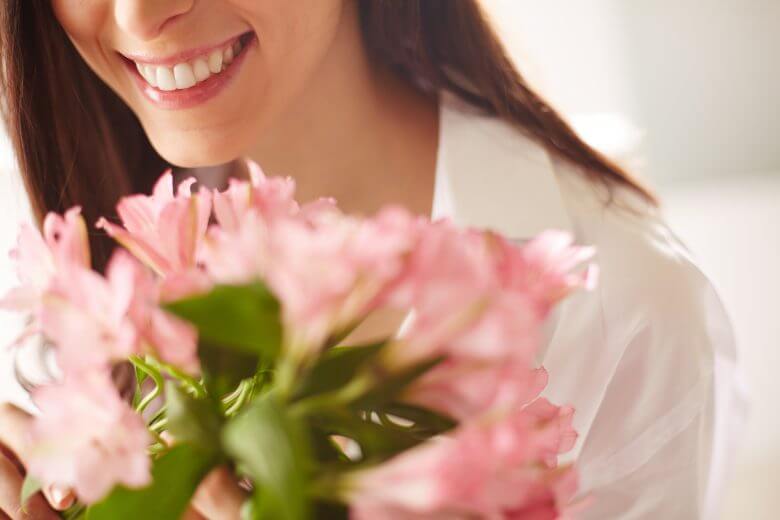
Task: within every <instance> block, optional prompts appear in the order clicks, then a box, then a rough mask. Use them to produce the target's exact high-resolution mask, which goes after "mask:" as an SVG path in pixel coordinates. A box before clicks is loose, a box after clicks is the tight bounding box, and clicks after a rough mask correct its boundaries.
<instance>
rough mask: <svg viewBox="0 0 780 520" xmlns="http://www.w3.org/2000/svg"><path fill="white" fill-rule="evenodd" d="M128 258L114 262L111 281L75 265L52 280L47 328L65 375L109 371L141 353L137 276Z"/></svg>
mask: <svg viewBox="0 0 780 520" xmlns="http://www.w3.org/2000/svg"><path fill="white" fill-rule="evenodd" d="M122 256H123V255H121V254H120V255H118V256H115V257H113V258H112V260H111V261H110V262H109V264H108V266H107V268H106V276H105V277H103V276H101V275H100V274H98V273H96V272H94V271H91V270H89V269H84V268H81V267H71V268H69V269H67V270H64V271H63V272H60V273H58V276H56V277H55V278H54V280H53V281H52V284H51V287H50V289H49V291H48V292H47V294H46V297H45V299H44V304H43V307H42V310H41V328H42V331H43V333H44V335H45V336H46V337H47V338H49V339H50V340H51V341H52V342H53V343H54V344H55V345H56V352H57V362H58V364H59V366H60V368H61V369H62V370H63V371H64V372H65V373H76V372H78V373H81V372H85V371H88V370H90V369H94V368H96V367H104V366H107V365H108V364H110V363H111V362H113V361H119V360H123V359H126V358H127V356H129V355H131V354H134V353H137V349H138V331H137V329H136V327H135V326H134V324H133V322H132V320H131V319H130V316H129V310H130V306H131V304H132V301H133V297H134V294H135V291H136V286H135V281H136V276H135V272H134V271H133V270H132V269H130V268H129V266H128V264H127V263H126V262H124V261H122V259H121V257H122Z"/></svg>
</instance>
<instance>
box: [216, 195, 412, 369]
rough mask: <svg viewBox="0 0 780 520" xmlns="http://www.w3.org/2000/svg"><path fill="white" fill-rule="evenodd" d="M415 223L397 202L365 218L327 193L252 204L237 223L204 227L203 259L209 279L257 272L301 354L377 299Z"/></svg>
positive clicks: (399, 266)
mask: <svg viewBox="0 0 780 520" xmlns="http://www.w3.org/2000/svg"><path fill="white" fill-rule="evenodd" d="M231 218H232V217H231ZM231 222H232V220H231ZM416 227H417V224H416V220H415V219H414V218H412V217H411V215H409V214H408V213H407V212H405V211H403V210H401V209H399V208H386V209H385V210H384V211H382V212H380V213H379V214H378V215H376V216H375V217H373V218H370V219H359V218H354V217H350V216H347V215H344V214H342V213H341V212H340V211H338V210H337V209H336V208H335V207H334V206H333V205H332V204H331V203H330V202H328V201H325V202H321V203H317V204H313V205H308V206H304V207H303V208H301V211H300V212H298V213H293V214H288V213H284V214H276V215H275V216H267V215H264V214H263V213H261V212H260V210H257V209H255V210H251V211H247V212H246V213H244V214H243V217H242V223H241V226H239V227H238V228H231V227H228V228H222V227H212V228H211V229H210V230H209V234H208V237H207V240H206V244H205V247H204V252H203V263H204V266H205V267H206V270H207V271H208V273H209V275H210V276H211V278H212V279H213V280H214V281H215V282H216V283H244V282H247V281H250V280H257V279H260V280H263V281H264V282H265V283H266V284H267V285H268V286H269V288H270V289H271V290H272V291H273V292H274V294H275V295H276V297H277V298H279V301H280V302H281V305H282V313H283V320H284V322H285V331H286V332H287V334H288V336H287V338H286V340H285V343H286V345H287V346H288V348H289V349H291V350H292V351H296V352H298V353H299V354H300V353H303V352H307V351H309V350H311V349H315V348H317V347H318V346H319V345H320V344H321V343H322V342H323V341H324V340H325V339H326V337H328V335H330V334H332V333H337V332H339V331H340V330H341V329H343V328H344V327H348V326H350V325H352V324H353V321H354V320H356V319H359V318H361V317H363V316H364V315H365V314H367V313H369V312H370V311H371V310H373V309H374V308H376V307H377V306H379V305H381V304H382V303H383V302H384V299H385V297H386V295H387V294H388V292H389V288H390V287H391V286H392V285H393V284H394V283H395V282H396V280H397V278H398V277H399V276H400V275H401V273H402V271H403V268H404V265H405V262H404V258H405V255H406V254H407V253H408V252H409V250H410V248H411V247H412V246H413V245H414V243H415V236H416Z"/></svg>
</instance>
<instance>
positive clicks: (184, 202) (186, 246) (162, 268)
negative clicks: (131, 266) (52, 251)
mask: <svg viewBox="0 0 780 520" xmlns="http://www.w3.org/2000/svg"><path fill="white" fill-rule="evenodd" d="M194 182H195V179H194V178H189V179H187V180H185V181H183V182H182V183H180V184H179V186H178V189H177V193H176V195H175V196H174V192H173V175H172V174H171V172H170V171H167V172H165V173H164V174H163V175H162V177H160V179H159V180H158V181H157V183H156V184H155V186H154V190H153V192H152V195H151V196H147V195H131V196H129V197H125V198H123V199H122V200H121V201H120V202H119V204H118V205H117V212H118V213H119V217H120V218H121V219H122V224H123V225H124V227H122V226H118V225H116V224H112V223H111V222H109V221H107V220H106V219H104V218H101V219H100V220H99V221H98V223H97V225H98V227H100V228H103V229H105V230H106V232H107V233H108V234H109V235H111V236H112V237H114V238H115V239H116V240H117V241H118V242H119V243H120V244H122V245H123V246H124V247H125V248H127V250H128V251H130V252H131V253H133V255H135V256H136V257H137V258H138V259H140V260H141V261H142V262H144V263H145V264H146V265H148V266H149V267H151V268H152V269H154V270H155V271H156V272H157V273H158V274H161V275H168V274H170V273H173V272H178V271H183V270H187V269H190V268H193V267H195V265H196V261H197V259H198V258H197V257H198V252H199V247H200V244H201V242H202V240H203V236H204V235H205V233H206V227H207V226H208V221H209V217H210V215H211V196H210V193H209V191H208V190H207V189H205V188H203V189H201V190H200V191H199V192H198V194H197V195H193V194H191V193H190V190H191V187H192V184H193V183H194Z"/></svg>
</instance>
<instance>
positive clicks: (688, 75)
mask: <svg viewBox="0 0 780 520" xmlns="http://www.w3.org/2000/svg"><path fill="white" fill-rule="evenodd" d="M483 1H484V3H485V5H486V7H487V9H488V10H489V12H490V14H491V15H492V17H493V20H494V23H495V24H496V26H497V27H498V29H499V30H500V32H501V34H502V36H503V37H504V38H505V40H506V42H507V45H508V46H509V49H510V52H511V53H512V55H513V57H514V58H515V61H516V62H517V65H518V66H519V67H520V69H521V70H522V71H523V72H524V73H525V74H526V76H527V77H528V78H529V80H530V81H531V83H532V84H533V85H534V86H536V87H537V88H538V89H539V90H540V91H541V92H542V93H543V94H544V95H545V96H546V97H547V99H548V100H549V101H551V102H552V103H553V105H555V106H556V107H558V108H559V109H560V110H561V111H562V112H563V113H564V114H565V115H566V116H567V117H568V119H569V120H570V121H571V122H572V123H573V124H574V125H575V127H576V128H577V129H578V130H579V131H580V132H581V134H582V135H583V137H585V139H586V140H587V141H588V142H589V143H590V144H591V145H593V146H596V147H597V148H600V149H602V150H603V151H606V152H608V153H610V154H612V155H613V156H616V157H618V158H619V159H621V160H622V161H624V162H625V163H627V164H628V165H629V167H630V168H632V169H633V170H634V171H636V172H638V173H639V174H640V175H641V176H642V177H643V178H645V179H646V180H647V181H648V182H649V183H650V184H651V185H653V186H654V187H655V188H656V189H657V191H658V192H659V194H660V196H661V199H662V201H663V206H664V209H665V213H666V216H667V219H668V220H669V221H670V223H671V225H672V227H673V228H674V229H675V231H676V232H677V234H678V235H679V236H680V237H681V238H682V239H683V241H685V242H686V243H687V244H688V246H689V248H690V249H691V250H692V252H693V254H694V256H696V257H697V258H698V259H699V261H700V262H701V265H702V266H703V268H704V270H705V271H706V272H707V274H708V275H709V276H710V277H711V278H712V279H713V281H714V283H715V285H716V287H717V288H718V290H719V292H720V294H721V297H722V298H723V300H724V301H725V304H726V306H727V308H728V310H729V311H730V313H731V316H732V319H733V322H734V326H735V328H736V334H737V339H738V341H739V347H740V354H741V359H742V369H743V374H744V379H745V380H746V382H747V383H748V385H747V386H748V392H749V394H750V398H751V414H750V420H749V422H748V425H747V431H746V435H745V437H744V440H743V444H742V446H741V449H740V452H739V454H738V457H737V467H736V468H735V473H734V476H733V479H732V482H731V485H730V487H729V489H728V492H727V494H726V496H725V497H724V515H723V518H724V519H726V520H732V519H734V520H736V519H745V518H751V519H753V518H755V519H771V518H777V517H778V511H780V493H778V492H777V489H776V487H777V483H778V482H780V416H779V415H778V413H777V409H778V404H777V398H778V397H780V377H778V375H777V374H776V373H775V372H774V371H773V369H774V368H776V367H778V366H780V304H778V301H777V298H778V296H780V88H779V87H778V85H780V56H779V53H780V1H778V0H629V1H627V0H544V1H538V0H483Z"/></svg>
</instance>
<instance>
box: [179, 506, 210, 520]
mask: <svg viewBox="0 0 780 520" xmlns="http://www.w3.org/2000/svg"><path fill="white" fill-rule="evenodd" d="M181 520H208V518H206V517H205V516H203V515H202V514H200V513H198V511H197V510H196V509H195V508H193V507H192V506H190V507H188V508H187V510H186V511H185V512H184V514H183V515H182V517H181Z"/></svg>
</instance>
